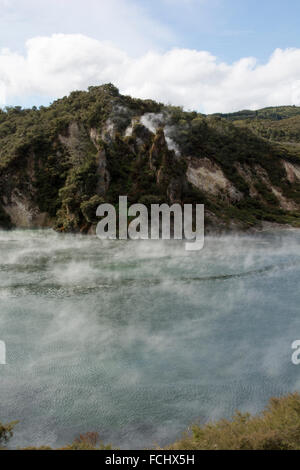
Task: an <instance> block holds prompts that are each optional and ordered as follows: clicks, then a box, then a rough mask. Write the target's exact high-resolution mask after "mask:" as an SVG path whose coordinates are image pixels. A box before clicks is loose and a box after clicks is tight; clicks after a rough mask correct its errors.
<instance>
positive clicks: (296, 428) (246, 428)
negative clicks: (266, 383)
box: [170, 393, 300, 450]
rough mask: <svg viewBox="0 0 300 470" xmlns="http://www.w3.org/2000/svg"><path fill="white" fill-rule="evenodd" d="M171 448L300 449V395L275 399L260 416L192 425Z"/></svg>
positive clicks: (248, 415)
mask: <svg viewBox="0 0 300 470" xmlns="http://www.w3.org/2000/svg"><path fill="white" fill-rule="evenodd" d="M170 449H174V450H175V449H180V450H184V449H188V450H197V449H199V450H299V449H300V395H299V394H298V393H296V394H293V395H289V396H287V397H284V398H280V399H278V398H272V399H271V401H270V403H269V405H268V407H267V408H266V410H265V411H263V412H262V413H261V414H260V415H258V416H251V415H250V414H242V413H239V412H237V413H236V415H235V416H234V417H233V418H232V419H231V420H221V421H219V422H217V423H209V424H207V425H205V426H197V425H195V426H192V429H191V431H190V432H188V433H186V434H185V435H184V436H183V438H182V439H181V440H180V441H178V442H176V443H175V444H174V445H172V446H170Z"/></svg>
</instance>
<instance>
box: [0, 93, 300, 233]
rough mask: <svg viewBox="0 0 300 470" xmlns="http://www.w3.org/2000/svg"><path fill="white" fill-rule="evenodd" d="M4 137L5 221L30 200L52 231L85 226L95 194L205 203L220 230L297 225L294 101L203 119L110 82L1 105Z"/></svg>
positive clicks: (0, 158) (298, 114)
mask: <svg viewBox="0 0 300 470" xmlns="http://www.w3.org/2000/svg"><path fill="white" fill-rule="evenodd" d="M144 115H148V117H149V116H150V118H149V119H151V115H156V116H157V117H159V119H158V121H159V123H160V124H159V126H160V128H157V129H156V131H154V132H150V131H149V129H147V128H146V127H145V126H144V125H142V122H141V117H142V116H144ZM130 128H131V132H128V129H130ZM166 137H167V138H166ZM170 139H171V141H172V142H173V144H172V145H173V147H172V146H170V145H168V143H170ZM0 143H1V145H0V227H2V228H10V227H11V226H13V225H14V224H17V225H18V220H19V219H18V217H17V216H16V212H17V211H18V210H20V209H18V208H20V207H24V206H25V208H26V210H27V212H28V214H44V215H45V214H46V215H47V217H46V219H45V218H42V220H47V224H51V226H53V227H54V228H55V229H56V230H59V231H64V232H66V231H73V232H78V231H81V232H84V233H85V232H88V231H90V229H91V228H93V227H94V226H95V224H96V222H97V221H96V218H95V208H96V207H97V204H98V203H99V201H100V202H101V201H103V200H105V201H106V202H110V203H112V204H114V205H117V203H118V198H119V195H127V196H128V200H129V203H134V202H142V201H146V203H147V204H151V201H155V202H157V201H159V202H167V203H171V202H174V201H177V202H180V203H182V204H184V203H186V202H189V203H205V205H206V210H207V213H208V214H210V215H213V218H214V220H215V221H216V220H219V221H220V222H221V225H222V226H223V227H226V226H230V224H231V223H232V222H235V223H236V224H237V226H238V227H239V228H240V229H243V228H245V229H246V228H249V227H253V226H259V225H260V224H261V222H262V221H272V222H277V223H281V224H291V225H294V226H299V208H300V179H299V178H298V177H297V176H296V177H295V178H294V179H291V178H289V177H288V175H287V170H286V168H285V167H284V162H287V164H290V165H298V164H300V108H297V107H292V106H291V107H288V106H287V107H281V108H266V109H263V110H260V111H241V112H239V113H233V114H226V115H213V116H204V115H202V114H200V113H196V112H185V111H183V110H182V109H181V108H179V107H173V106H164V105H162V104H161V103H155V102H154V101H151V100H139V99H134V98H131V97H129V96H123V95H121V94H120V93H119V91H118V89H117V88H115V87H114V86H113V85H111V84H108V85H103V86H99V87H90V88H89V90H88V91H87V92H83V91H76V92H73V93H71V94H70V96H68V97H64V98H62V99H60V100H57V101H55V102H54V103H53V104H52V105H51V106H49V107H40V108H39V109H37V108H32V109H22V108H20V107H14V108H6V109H5V110H0ZM174 146H176V148H177V153H175V152H174V151H173V150H172V148H174ZM191 159H193V161H194V164H195V162H197V161H198V162H199V165H201V164H202V165H203V162H204V161H205V162H206V165H207V162H210V164H211V168H210V170H209V171H210V174H211V176H212V178H213V177H214V172H215V171H216V169H217V170H218V171H219V172H222V174H223V175H224V178H226V181H227V183H226V185H227V187H225V186H224V187H223V189H217V190H216V191H207V189H206V188H205V186H203V187H202V186H201V185H198V186H197V185H196V186H195V185H194V181H193V180H190V179H189V178H188V177H187V173H186V172H187V169H188V168H189V165H190V160H191ZM201 162H202V163H201ZM297 171H300V170H297V169H296V173H297ZM233 194H238V197H234V196H233ZM9 214H13V216H12V219H11V218H10V215H9ZM22 217H24V214H22ZM28 217H29V215H28ZM30 220H34V217H33V218H32V217H31V218H30ZM38 220H41V218H38ZM209 220H210V217H209V216H208V217H207V221H208V222H209ZM30 223H33V224H34V223H35V222H34V221H33V222H30ZM36 224H38V222H36Z"/></svg>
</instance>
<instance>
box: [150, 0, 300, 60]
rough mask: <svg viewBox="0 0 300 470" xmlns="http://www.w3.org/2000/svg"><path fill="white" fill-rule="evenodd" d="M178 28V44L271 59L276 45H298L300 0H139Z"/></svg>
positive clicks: (230, 55)
mask: <svg viewBox="0 0 300 470" xmlns="http://www.w3.org/2000/svg"><path fill="white" fill-rule="evenodd" d="M141 3H142V4H143V6H144V8H145V9H147V11H148V13H149V14H150V15H152V16H153V17H154V18H156V19H157V20H159V21H161V22H162V23H163V24H165V25H168V26H169V27H170V29H171V30H172V31H173V32H175V36H176V39H175V45H176V46H180V47H188V48H195V49H198V50H199V49H201V50H208V51H210V52H211V53H212V54H214V55H216V56H218V57H219V58H221V59H223V60H226V61H229V62H231V61H235V60H238V59H240V58H241V57H245V56H255V57H257V58H258V59H259V60H261V61H264V60H267V59H268V57H269V56H270V54H271V53H272V52H273V51H274V49H276V48H287V47H300V31H299V19H300V2H299V0H285V1H283V0H209V1H206V0H190V1H189V0H187V1H184V0H178V1H176V0H174V1H172V0H170V1H161V0H154V1H153V0H141Z"/></svg>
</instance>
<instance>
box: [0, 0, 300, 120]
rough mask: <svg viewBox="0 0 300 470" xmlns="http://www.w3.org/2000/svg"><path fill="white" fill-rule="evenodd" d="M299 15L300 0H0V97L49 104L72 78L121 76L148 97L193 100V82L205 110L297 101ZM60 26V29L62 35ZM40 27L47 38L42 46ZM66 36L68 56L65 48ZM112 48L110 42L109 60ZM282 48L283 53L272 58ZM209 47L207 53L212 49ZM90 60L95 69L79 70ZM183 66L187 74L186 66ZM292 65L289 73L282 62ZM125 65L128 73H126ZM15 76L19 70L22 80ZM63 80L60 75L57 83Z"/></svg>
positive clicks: (84, 82) (80, 81)
mask: <svg viewBox="0 0 300 470" xmlns="http://www.w3.org/2000/svg"><path fill="white" fill-rule="evenodd" d="M299 18H300V2H299V0H286V1H285V2H283V1H282V0H281V1H279V0H261V1H258V0H110V1H108V0H0V49H1V52H0V105H1V104H2V105H4V104H17V103H20V104H22V105H29V106H31V105H33V104H37V105H39V104H46V103H48V102H49V101H51V100H52V99H54V98H57V97H60V96H61V95H62V94H64V93H66V92H69V91H71V89H72V87H74V86H76V87H78V88H85V87H87V86H88V85H92V84H98V83H101V82H102V81H103V80H105V81H106V80H109V81H114V82H116V81H117V82H118V83H117V85H118V86H119V87H120V89H121V91H124V92H127V91H128V92H131V93H134V94H136V95H137V96H141V97H146V94H147V93H148V95H149V96H147V97H150V98H155V99H160V100H163V101H170V102H172V103H174V104H179V103H180V102H181V103H182V104H183V105H184V106H186V107H189V108H190V107H192V106H193V102H192V101H191V100H190V99H189V96H188V95H189V90H190V93H194V94H197V93H198V94H197V96H196V99H195V108H197V109H200V110H202V111H208V112H210V111H212V110H215V109H216V107H218V106H219V109H220V110H234V109H237V107H239V106H242V107H244V106H245V107H251V108H253V107H255V106H263V105H269V104H270V103H271V102H272V103H273V101H272V100H274V105H276V104H280V103H282V102H283V101H284V103H287V104H289V103H295V104H298V102H295V100H296V101H297V100H298V95H299V97H300V91H299V92H298V88H299V86H300V85H299V83H300V82H299V80H300V73H299V70H298V68H297V67H295V62H296V61H297V60H298V56H297V55H295V51H298V50H300V32H299V24H298V23H299ZM54 34H60V36H59V39H58V37H54V36H53V35H54ZM78 35H81V37H82V42H81V43H80V41H78ZM40 36H43V37H44V38H48V41H44V42H43V47H40V46H39V44H40V41H39V37H40ZM75 36H77V38H75ZM51 38H52V39H51ZM55 38H56V39H55ZM71 38H73V41H74V48H72V46H71V43H70V41H71ZM28 40H30V43H27V41H28ZM88 40H96V41H97V44H96V43H93V44H92V45H91V48H92V49H93V50H94V52H93V53H92V54H91V57H90V56H89V46H88ZM60 44H61V46H62V49H61V50H62V51H63V50H65V53H66V54H67V55H68V60H67V61H64V60H63V59H62V57H61V54H59V49H60ZM75 44H76V46H75ZM81 44H82V48H81ZM105 44H106V45H107V47H106V46H105ZM64 47H65V49H64ZM110 47H112V48H114V52H113V54H112V55H113V56H114V59H112V63H111V64H109V60H107V57H108V56H109V54H110V53H111V51H112V49H109V48H110ZM291 48H293V50H294V53H293V54H292V52H291ZM174 49H176V50H185V51H186V52H185V55H184V57H183V53H178V54H177V56H176V54H174V53H173V54H172V57H170V56H169V55H168V54H170V53H171V51H174ZM277 49H280V50H282V51H283V52H284V54H282V55H280V54H279V55H277V56H276V57H275V59H276V60H273V59H272V57H273V55H274V53H275V51H276V50H277ZM97 51H98V52H97ZM193 51H194V52H197V54H196V55H195V54H193ZM203 51H206V52H207V53H208V55H207V56H206V58H204V57H203V56H202V55H201V54H202V53H203ZM149 53H150V54H157V56H156V58H152V59H151V60H150V59H149V57H148V55H149ZM84 54H85V55H84ZM122 54H123V55H124V56H123V58H122ZM47 55H49V57H52V60H51V63H47V61H46V56H47ZM166 55H167V56H166ZM125 56H126V57H125ZM103 57H104V58H103ZM249 57H252V58H255V63H253V62H251V61H249V59H248V58H249ZM166 58H167V60H166ZM177 58H178V60H177ZM103 60H104V62H105V64H104V65H103ZM247 60H248V62H247V63H245V61H247ZM176 62H177V63H176ZM212 62H214V65H213V63H212ZM87 63H88V64H89V65H88V68H89V70H91V72H90V74H87V73H86V70H83V67H85V68H86V66H87ZM236 63H239V65H238V66H237V65H235V64H236ZM147 64H148V65H147ZM153 64H155V67H158V68H159V69H164V71H163V73H162V74H161V76H158V74H157V71H155V77H153V79H151V77H150V76H149V71H150V70H151V67H153ZM166 64H168V70H167V69H166ZM195 64H196V65H195ZM222 64H223V65H222ZM96 65H98V67H96ZM260 66H263V67H264V69H263V71H264V73H263V71H262V70H261V69H260ZM147 67H148V69H147ZM183 67H184V68H185V69H186V70H189V71H190V75H188V74H187V73H183V69H182V68H183ZM245 67H246V69H247V70H245ZM286 67H288V71H289V75H287V74H286V73H283V71H282V70H280V69H281V68H286ZM62 69H64V70H62ZM39 70H40V73H39ZM75 70H76V72H74V71H75ZM109 70H111V74H110V73H109ZM152 70H153V69H152ZM207 70H208V71H209V74H208V73H206V71H207ZM247 72H248V73H247ZM74 73H76V80H75V78H74ZM177 73H178V74H179V75H178V77H176V76H175V78H174V74H175V75H176V74H177ZM120 74H122V75H124V74H125V75H126V77H125V76H124V79H123V80H121V78H120ZM134 74H135V75H136V80H134V78H133V76H134ZM272 74H273V78H274V84H273V86H272V83H271V82H270V76H271V75H272ZM17 75H18V76H23V82H22V83H21V78H19V81H18V80H17ZM248 75H251V76H252V79H251V80H250V81H249V82H248V81H247V80H246V82H247V83H246V85H247V86H257V88H256V89H257V93H256V94H255V93H253V92H252V93H251V97H250V98H249V97H248V98H247V87H246V86H244V88H242V82H243V81H245V77H248ZM262 75H263V78H262ZM237 76H239V80H238V77H237ZM229 79H230V80H231V81H232V83H233V85H234V87H233V88H232V90H231V89H230V86H229V84H228V82H229ZM59 80H60V81H63V83H59V84H58V85H56V86H53V83H54V82H57V83H58V82H59ZM151 80H152V81H151ZM163 80H164V81H168V80H169V84H168V83H167V84H166V83H165V84H164V86H162V81H163ZM255 80H256V82H255ZM160 81H161V82H160ZM90 82H92V83H90ZM150 82H151V83H150ZM196 82H197V83H198V88H197V89H196V86H195V83H196ZM256 83H257V85H256ZM199 84H202V92H201V90H200V88H201V87H200V85H199ZM209 85H210V88H209ZM189 86H190V88H189ZM220 86H222V87H223V92H224V94H225V93H226V94H228V93H229V95H230V94H231V93H232V96H231V99H229V98H230V97H228V96H227V98H226V99H222V96H221V95H220V90H219V88H220ZM280 86H282V89H284V90H285V92H284V93H280ZM213 87H215V93H214V89H213ZM288 87H289V88H288ZM168 90H169V91H168ZM203 90H207V93H206V94H205V95H203V93H204V92H203ZM235 90H237V93H235ZM264 95H266V99H265V101H264V99H263V96H264ZM299 99H300V98H299ZM180 100H181V101H180ZM299 104H300V103H299Z"/></svg>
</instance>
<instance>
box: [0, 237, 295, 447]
mask: <svg viewBox="0 0 300 470" xmlns="http://www.w3.org/2000/svg"><path fill="white" fill-rule="evenodd" d="M299 282H300V233H299V232H297V231H289V232H286V233H283V232H280V233H278V234H276V235H268V234H265V235H257V236H251V237H250V236H243V237H241V236H236V237H234V236H227V237H221V238H220V237H215V238H214V237H208V238H206V245H205V249H204V250H203V251H201V252H194V253H187V252H186V251H185V250H184V243H182V242H174V241H170V242H164V243H163V242H154V241H153V242H150V241H149V242H123V241H115V242H101V241H99V240H98V239H96V238H92V237H81V236H71V235H58V234H56V233H54V232H52V231H14V232H0V339H1V340H3V341H5V342H6V345H7V363H8V364H7V365H6V366H0V393H1V401H0V421H3V422H6V421H10V420H15V419H18V420H19V421H20V424H19V425H18V426H17V428H16V432H15V437H14V439H13V441H12V445H14V446H26V445H46V444H48V445H52V446H58V445H61V444H65V443H67V442H70V441H72V440H73V438H74V437H75V436H76V435H78V434H79V433H84V432H87V431H98V432H99V433H100V435H101V437H102V439H103V440H104V441H105V442H111V443H113V444H114V445H115V446H117V447H119V448H143V447H146V446H153V444H155V443H159V444H160V445H165V444H167V443H169V442H172V440H174V439H176V438H177V437H178V436H180V434H181V432H182V431H183V430H184V429H185V428H186V426H187V425H189V424H191V423H193V422H195V421H199V422H201V423H204V422H206V421H207V420H209V419H217V418H220V417H229V416H231V415H232V413H233V412H234V411H235V409H237V408H239V409H240V410H242V411H250V412H258V411H260V410H261V409H262V408H263V407H264V406H265V404H266V403H267V401H268V399H269V398H270V397H271V396H274V395H276V396H279V395H281V394H284V393H287V392H290V391H294V390H300V367H299V368H297V367H296V366H293V365H292V363H291V353H292V351H291V343H292V342H293V341H294V340H296V339H300V315H299V313H300V311H299V309H300V289H299Z"/></svg>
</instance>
